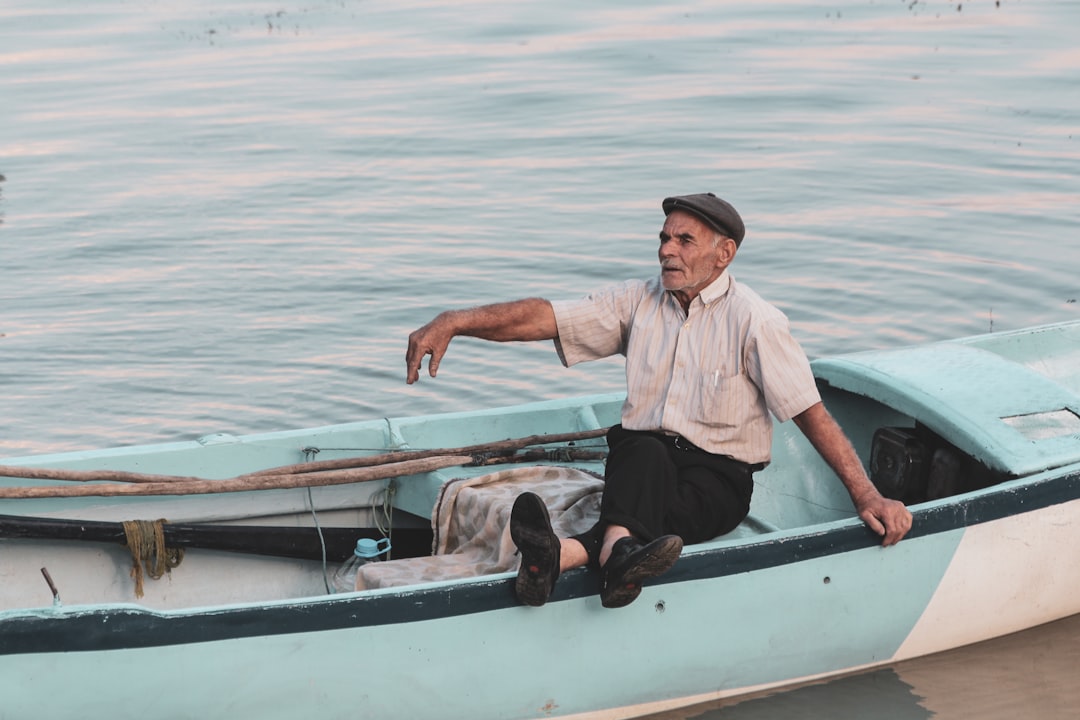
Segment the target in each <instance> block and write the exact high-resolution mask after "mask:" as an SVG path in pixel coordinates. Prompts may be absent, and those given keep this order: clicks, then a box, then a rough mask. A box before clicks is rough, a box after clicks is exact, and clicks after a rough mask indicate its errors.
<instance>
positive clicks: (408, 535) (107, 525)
mask: <svg viewBox="0 0 1080 720" xmlns="http://www.w3.org/2000/svg"><path fill="white" fill-rule="evenodd" d="M162 528H163V530H164V532H165V545H166V546H168V547H174V548H202V549H204V550H225V551H228V552H239V553H250V554H254V555H270V556H274V557H288V558H299V559H302V560H320V559H322V552H323V543H325V546H326V559H327V560H330V561H333V562H339V561H341V560H344V559H345V558H347V557H348V556H349V555H350V554H352V551H353V549H354V548H355V547H356V541H357V540H359V539H360V538H363V537H369V538H372V539H378V538H381V537H382V536H383V534H382V533H381V532H380V531H378V530H375V529H372V528H352V527H324V528H321V533H322V540H320V538H319V533H320V530H317V529H316V528H314V527H279V526H275V525H206V524H174V523H168V522H166V523H164V524H163V526H162ZM0 538H22V539H36V540H81V541H85V542H105V543H118V544H120V545H126V544H127V536H126V534H125V533H124V525H123V523H119V522H105V521H101V520H70V519H61V518H37V517H23V516H17V515H0ZM431 540H432V532H431V528H396V529H395V530H394V531H393V553H394V557H398V558H402V557H418V556H422V555H429V554H431Z"/></svg>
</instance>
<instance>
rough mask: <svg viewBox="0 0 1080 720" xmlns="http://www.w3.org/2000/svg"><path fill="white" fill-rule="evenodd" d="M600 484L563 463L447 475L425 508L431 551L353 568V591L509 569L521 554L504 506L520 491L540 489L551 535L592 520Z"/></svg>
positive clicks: (580, 528) (596, 514) (597, 506)
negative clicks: (431, 532) (428, 512)
mask: <svg viewBox="0 0 1080 720" xmlns="http://www.w3.org/2000/svg"><path fill="white" fill-rule="evenodd" d="M603 489H604V481H603V480H602V479H601V478H599V477H597V476H595V475H593V474H592V473H588V472H585V471H584V470H577V469H575V468H566V467H520V468H512V469H509V470H501V471H499V472H496V473H491V474H489V475H483V476H481V477H475V478H462V479H458V480H451V481H450V482H448V483H446V484H445V485H444V486H443V488H442V491H441V493H440V496H439V499H438V501H436V503H435V508H434V512H433V513H432V518H431V526H432V529H433V530H434V532H435V540H434V542H433V547H432V553H433V555H432V556H430V557H419V558H406V559H402V560H390V561H385V562H374V563H369V564H367V565H364V566H363V567H361V568H360V572H359V573H358V574H357V580H356V589H357V590H367V589H372V588H382V587H397V586H401V585H412V584H415V583H422V582H430V581H434V580H449V579H453V578H464V577H473V576H476V575H490V574H494V573H500V572H506V571H508V570H516V569H517V567H518V564H519V563H520V557H519V556H518V555H517V548H516V547H515V546H514V542H513V541H512V540H511V539H510V509H511V507H513V504H514V499H515V498H516V497H517V496H518V495H520V494H521V493H523V492H525V491H526V490H528V491H531V492H534V493H536V494H537V495H539V496H540V498H541V499H542V500H543V501H544V503H545V504H546V505H547V508H548V512H549V513H550V514H551V524H552V527H553V528H554V529H555V533H556V534H557V535H558V536H559V537H569V536H572V535H577V534H578V533H582V532H585V531H586V530H588V529H589V528H591V527H592V526H593V525H594V524H595V523H596V521H597V519H598V518H599V516H600V494H601V492H602V491H603ZM392 537H393V536H392V535H391V541H392Z"/></svg>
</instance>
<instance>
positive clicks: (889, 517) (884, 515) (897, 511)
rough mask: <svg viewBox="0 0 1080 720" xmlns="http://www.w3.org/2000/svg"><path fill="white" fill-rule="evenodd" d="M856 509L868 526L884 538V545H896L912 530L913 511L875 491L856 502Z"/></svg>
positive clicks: (865, 494)
mask: <svg viewBox="0 0 1080 720" xmlns="http://www.w3.org/2000/svg"><path fill="white" fill-rule="evenodd" d="M855 509H856V510H857V511H858V513H859V517H860V518H862V521H863V522H864V523H866V526H867V527H868V528H870V529H871V530H873V531H874V532H876V533H877V534H878V535H881V536H882V538H883V539H882V541H881V544H882V545H895V544H896V543H898V542H900V540H901V538H903V537H904V536H905V535H907V532H908V530H910V529H911V511H910V510H908V509H907V508H906V507H905V506H904V503H902V502H900V501H899V500H889V499H888V498H886V497H884V496H882V495H881V493H879V492H877V491H876V490H875V491H872V492H867V493H864V494H863V495H861V496H859V497H858V498H857V499H856V500H855Z"/></svg>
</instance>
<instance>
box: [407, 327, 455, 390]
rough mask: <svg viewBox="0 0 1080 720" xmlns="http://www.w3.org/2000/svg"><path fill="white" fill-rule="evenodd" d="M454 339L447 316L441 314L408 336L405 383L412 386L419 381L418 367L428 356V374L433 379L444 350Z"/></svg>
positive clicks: (444, 352)
mask: <svg viewBox="0 0 1080 720" xmlns="http://www.w3.org/2000/svg"><path fill="white" fill-rule="evenodd" d="M453 339H454V331H453V328H452V325H451V323H450V321H449V315H448V314H447V313H442V314H441V315H439V316H438V317H436V318H435V319H434V320H432V321H431V322H429V323H428V324H427V325H425V326H424V327H422V328H420V329H419V330H414V331H413V332H412V333H411V334H410V335H409V347H408V349H407V350H406V351H405V382H406V383H408V384H409V385H412V384H413V383H414V382H416V381H417V380H419V379H420V365H421V364H422V363H423V361H424V356H425V355H430V356H431V360H430V361H428V374H429V375H431V377H435V374H436V373H437V372H438V371H439V362H440V361H441V360H442V357H443V355H445V354H446V348H447V347H449V345H450V341H451V340H453Z"/></svg>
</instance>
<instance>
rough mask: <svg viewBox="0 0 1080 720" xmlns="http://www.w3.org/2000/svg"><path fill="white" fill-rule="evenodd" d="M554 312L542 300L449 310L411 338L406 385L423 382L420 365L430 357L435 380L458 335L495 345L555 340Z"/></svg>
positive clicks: (429, 372)
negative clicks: (452, 341) (446, 354)
mask: <svg viewBox="0 0 1080 720" xmlns="http://www.w3.org/2000/svg"><path fill="white" fill-rule="evenodd" d="M558 334H559V331H558V326H557V325H556V324H555V311H554V310H553V309H552V307H551V303H550V302H548V301H547V300H544V299H543V298H526V299H524V300H514V301H512V302H505V303H497V304H495V305H483V306H481V307H475V308H469V309H467V310H447V311H446V312H443V313H440V314H439V315H438V316H437V317H436V318H435V319H434V320H432V321H431V322H429V323H428V324H427V325H425V326H424V327H422V328H420V329H419V330H415V331H414V332H412V333H411V334H410V335H409V347H408V350H406V352H405V382H407V383H409V384H410V385H411V384H412V383H414V382H416V381H417V380H419V379H420V364H421V363H422V362H423V359H424V356H425V355H430V356H431V360H430V361H429V362H428V374H430V375H431V377H435V374H436V373H437V372H438V370H439V363H440V362H441V361H442V357H443V355H444V354H445V353H446V348H447V347H448V346H449V345H450V341H451V340H453V339H454V338H455V337H456V336H458V335H467V336H469V337H477V338H481V339H483V340H493V341H495V342H511V341H527V340H553V339H554V338H556V337H558Z"/></svg>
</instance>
